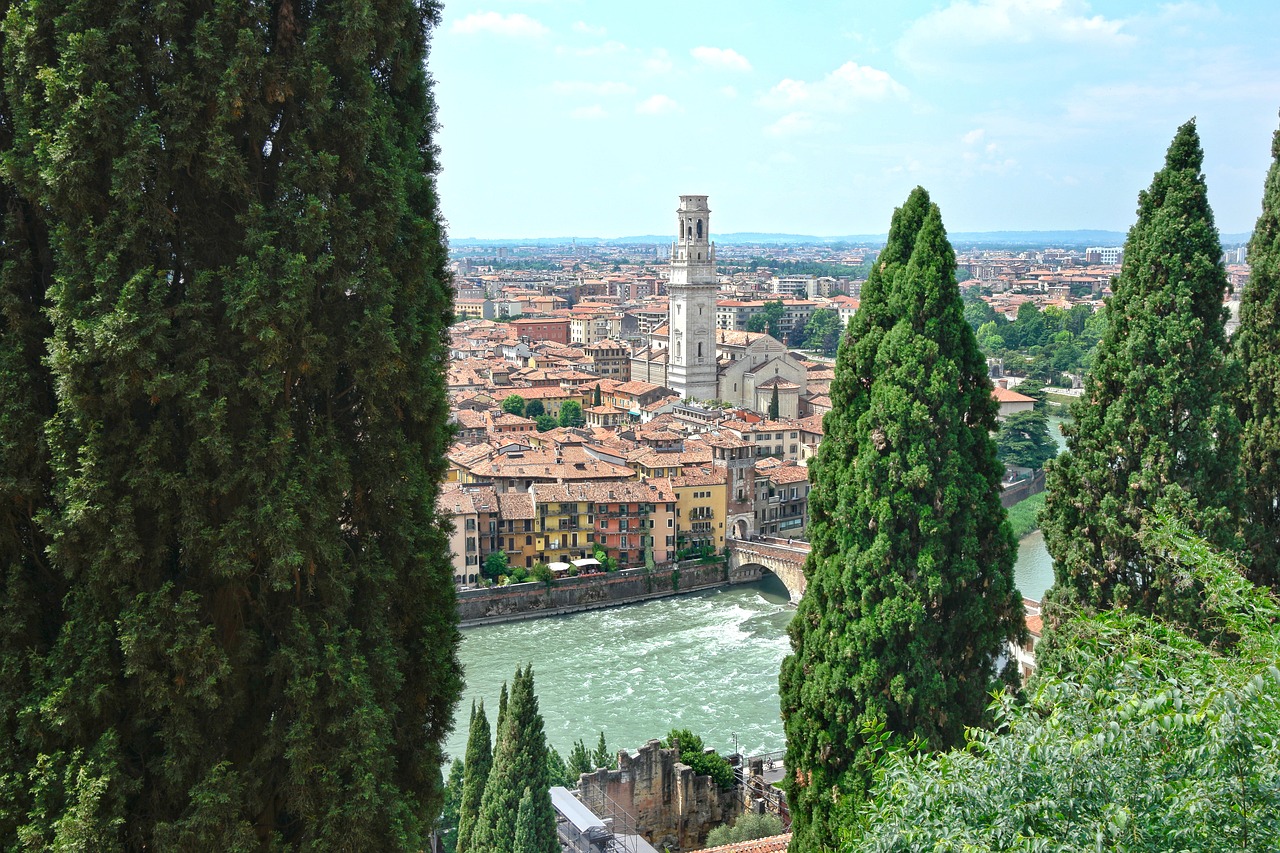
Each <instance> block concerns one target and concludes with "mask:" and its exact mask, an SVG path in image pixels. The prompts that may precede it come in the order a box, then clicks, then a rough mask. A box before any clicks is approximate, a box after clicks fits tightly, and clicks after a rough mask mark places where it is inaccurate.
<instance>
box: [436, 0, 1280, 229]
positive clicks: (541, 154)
mask: <svg viewBox="0 0 1280 853" xmlns="http://www.w3.org/2000/svg"><path fill="white" fill-rule="evenodd" d="M429 69H430V71H431V73H432V75H433V76H434V78H435V80H436V87H435V91H436V98H437V102H438V107H439V110H438V116H437V118H438V121H439V124H440V129H439V132H438V134H437V136H436V142H437V144H438V145H439V146H440V162H441V165H442V172H441V175H440V183H439V186H440V195H441V204H442V209H443V213H444V216H445V219H446V220H447V221H448V222H449V223H450V231H451V233H453V234H457V235H460V236H459V239H467V238H469V237H473V236H474V237H475V238H476V239H485V238H487V237H488V238H490V239H493V238H492V237H491V236H490V235H497V234H505V235H516V237H517V238H526V239H533V238H542V237H557V236H560V235H564V234H586V235H601V237H602V238H605V239H608V238H609V235H618V236H626V235H633V234H634V235H647V234H664V233H666V232H667V231H668V230H669V229H670V228H673V227H674V226H673V224H672V223H674V221H675V215H674V214H675V208H676V204H677V198H678V196H679V195H681V194H688V193H701V194H707V195H709V196H710V202H711V209H712V231H713V233H720V234H726V233H734V232H760V233H796V234H813V235H841V234H867V235H874V234H880V233H883V232H884V231H885V230H886V229H887V228H888V223H889V218H890V216H891V214H892V212H893V208H894V207H895V206H897V205H900V204H901V203H902V202H903V200H904V199H905V198H906V196H907V194H908V193H909V192H910V190H911V188H912V187H914V186H916V185H917V184H919V185H922V186H924V187H925V188H926V189H928V190H929V192H930V194H931V195H932V196H933V198H934V200H935V201H937V202H938V204H939V205H940V207H941V208H942V214H943V219H944V222H945V223H946V224H947V227H948V230H949V231H952V232H957V233H970V232H972V233H976V232H989V231H1001V230H1012V228H1011V225H1012V226H1013V227H1016V229H1018V230H1028V231H1061V230H1077V229H1079V223H1088V224H1089V226H1090V228H1092V229H1098V230H1109V231H1118V232H1124V231H1126V230H1127V229H1128V227H1129V226H1130V225H1131V224H1132V221H1133V217H1134V211H1135V209H1136V206H1137V194H1138V192H1139V191H1140V190H1142V189H1144V188H1145V187H1147V186H1148V185H1149V184H1150V182H1151V177H1152V175H1153V174H1154V173H1155V171H1156V170H1157V169H1159V168H1160V166H1161V165H1162V163H1163V159H1164V154H1165V151H1166V149H1167V147H1168V145H1169V142H1170V140H1171V139H1172V138H1173V134H1174V132H1175V130H1176V129H1177V127H1178V126H1179V125H1180V124H1182V123H1183V122H1185V121H1187V120H1188V119H1190V118H1192V117H1193V116H1195V117H1196V118H1197V127H1198V129H1199V132H1200V135H1201V138H1202V140H1203V143H1204V149H1205V167H1204V169H1205V175H1206V179H1207V182H1208V187H1209V199H1210V203H1211V204H1212V205H1213V208H1214V213H1215V217H1216V220H1217V224H1218V227H1219V228H1220V230H1221V231H1222V232H1224V233H1228V234H1234V233H1242V232H1248V231H1249V230H1251V229H1252V227H1253V223H1254V220H1255V219H1256V217H1257V215H1258V212H1259V210H1260V199H1261V195H1262V182H1263V177H1264V175H1265V173H1266V169H1267V166H1268V164H1269V162H1270V145H1271V137H1272V133H1273V132H1274V130H1275V129H1276V124H1277V108H1280V7H1277V6H1276V5H1275V4H1264V3H1262V2H1243V0H1228V2H1221V3H1217V4H1212V3H1197V2H1181V3H1172V4H1170V3H1162V2H1155V0H1138V1H1137V2H1120V0H1098V2H1084V0H951V1H950V2H948V0H943V2H940V3H931V4H928V5H923V4H855V3H850V2H838V0H815V2H813V3H806V4H800V5H794V4H793V5H790V6H785V7H784V6H780V5H777V4H771V3H763V2H760V0H741V2H735V3H727V2H716V0H712V2H707V3H701V4H689V3H672V2H665V0H656V2H653V3H648V4H643V5H639V6H637V5H635V4H585V3H582V2H580V0H452V2H449V3H446V4H445V6H444V10H443V22H442V25H441V26H440V28H439V29H438V30H437V31H436V33H435V34H434V36H433V44H432V54H431V57H430V61H429Z"/></svg>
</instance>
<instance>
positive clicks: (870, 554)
mask: <svg viewBox="0 0 1280 853" xmlns="http://www.w3.org/2000/svg"><path fill="white" fill-rule="evenodd" d="M867 285H869V287H864V289H863V302H862V308H861V310H860V311H859V312H858V314H856V315H854V320H853V321H852V322H851V323H850V327H849V334H848V336H847V337H846V339H845V341H844V342H843V344H842V345H841V351H840V358H839V359H838V365H837V369H836V377H835V380H834V381H833V383H832V403H833V409H832V412H831V413H830V414H829V415H827V417H826V420H825V423H826V424H830V425H831V428H828V429H827V433H828V434H827V436H826V438H825V439H824V441H823V444H822V446H821V448H820V449H819V453H818V457H817V458H816V459H815V460H814V464H812V465H811V474H810V476H811V478H812V479H813V481H814V484H815V492H817V493H818V494H819V498H818V500H817V501H816V502H814V503H813V504H812V506H813V522H812V523H811V526H810V533H811V538H812V542H813V550H812V552H811V554H810V557H809V561H808V562H807V564H806V566H805V573H806V576H807V578H808V586H807V589H806V592H805V596H804V598H803V599H802V600H801V602H800V605H799V608H798V610H797V612H796V615H795V617H794V618H793V619H792V622H791V628H790V633H791V642H792V648H793V654H792V655H791V656H790V657H788V658H787V659H786V660H785V661H784V663H783V667H782V675H781V679H780V686H781V698H782V713H783V720H784V723H785V727H786V733H787V756H786V765H787V770H788V773H787V777H786V779H785V782H784V784H785V786H786V789H787V796H788V799H789V801H790V803H791V811H792V816H793V820H794V823H793V832H794V833H795V834H794V837H793V841H792V849H793V850H798V851H817V850H825V849H831V848H833V847H834V844H835V841H836V839H837V838H838V837H839V818H838V817H837V815H838V814H840V813H841V810H842V805H841V801H842V799H845V798H848V797H853V798H860V797H862V796H863V795H864V794H865V791H866V789H867V786H868V784H869V782H870V763H871V761H872V759H873V757H874V750H875V747H876V744H877V740H876V739H875V737H874V736H873V735H872V732H873V731H874V730H875V728H876V727H877V726H883V728H884V730H885V731H886V732H887V733H888V735H889V736H890V737H892V738H894V739H897V740H899V741H905V740H909V739H912V738H918V739H919V740H920V742H921V743H923V744H924V746H925V747H926V748H930V749H943V748H947V747H950V746H954V745H955V744H957V743H959V742H960V741H961V738H962V734H963V731H964V728H965V727H966V726H969V725H974V724H976V723H978V722H979V721H980V720H981V717H982V713H983V710H984V708H985V706H986V704H987V701H988V695H987V691H988V690H989V689H990V688H991V686H992V685H993V684H994V683H995V681H996V677H997V676H998V675H999V673H997V672H996V671H995V663H996V660H997V657H998V656H999V655H1000V654H1001V653H1002V651H1003V650H1004V648H1005V643H1006V642H1007V641H1009V640H1020V639H1021V638H1022V637H1023V636H1024V634H1025V625H1024V620H1023V614H1022V602H1021V599H1020V596H1019V595H1018V592H1017V590H1016V589H1015V588H1014V585H1013V561H1014V556H1015V553H1016V548H1015V544H1014V541H1013V537H1012V534H1011V533H1010V530H1009V526H1008V523H1007V522H1006V520H1005V513H1004V509H1003V508H1002V507H1001V505H1000V480H1001V475H1002V471H1003V469H1002V466H1001V465H1000V463H999V461H998V460H997V458H996V454H995V446H994V443H993V441H992V439H991V434H990V433H991V431H992V430H993V429H994V428H995V425H996V421H995V416H996V405H995V402H994V400H993V399H992V396H991V392H992V387H991V382H990V380H989V379H988V378H987V371H986V362H985V360H984V358H983V356H982V353H981V351H980V350H979V349H978V344H977V341H976V339H975V337H974V333H973V329H972V328H971V327H970V326H969V324H968V323H967V322H966V321H965V319H964V307H963V304H962V303H961V301H960V294H959V289H958V288H957V287H956V283H955V256H954V254H953V252H952V250H951V247H950V245H949V244H948V242H947V239H946V233H945V231H944V230H943V227H942V220H941V216H940V214H939V212H938V209H937V207H936V206H935V205H932V204H931V203H930V202H929V199H928V195H927V194H926V193H925V192H924V190H922V189H916V190H915V191H914V192H913V193H912V194H911V196H910V198H908V200H907V204H906V205H905V206H904V207H903V208H902V209H900V210H898V211H896V212H895V213H894V218H893V224H892V226H891V228H890V240H889V244H888V245H887V246H886V247H885V250H884V252H883V253H882V254H881V256H880V259H879V261H878V262H877V264H876V267H875V269H874V270H873V273H872V276H871V277H870V279H869V280H868V282H867ZM864 312H865V316H864Z"/></svg>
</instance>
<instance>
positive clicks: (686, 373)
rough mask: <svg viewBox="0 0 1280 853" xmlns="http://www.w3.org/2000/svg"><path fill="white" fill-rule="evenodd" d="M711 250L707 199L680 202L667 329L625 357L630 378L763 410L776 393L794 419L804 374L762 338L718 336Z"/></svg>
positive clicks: (753, 334) (731, 334) (697, 397)
mask: <svg viewBox="0 0 1280 853" xmlns="http://www.w3.org/2000/svg"><path fill="white" fill-rule="evenodd" d="M715 253H716V247H715V243H713V242H711V209H710V208H709V207H708V206H707V196H705V195H682V196H680V206H679V207H678V208H677V209H676V240H675V242H674V243H673V244H672V247H671V272H670V278H669V280H668V282H667V302H668V308H667V323H666V325H664V326H661V327H659V328H657V329H654V330H653V331H652V332H650V333H649V334H647V335H646V336H645V337H647V339H648V343H647V345H645V346H641V347H639V348H637V349H636V350H635V352H633V353H632V355H631V378H632V379H641V380H643V381H645V382H651V383H653V384H655V385H663V386H666V387H667V388H670V389H671V390H672V391H674V392H675V393H677V394H679V395H680V397H681V398H682V399H694V400H721V401H723V402H725V403H728V404H730V405H732V406H740V407H743V408H748V409H754V410H757V411H764V409H762V408H761V400H764V401H765V403H764V405H765V406H766V407H767V406H768V403H769V401H770V400H771V399H772V396H773V394H774V389H775V387H776V389H777V392H778V394H779V403H780V410H781V412H785V413H787V414H788V415H790V416H792V417H794V416H795V415H794V414H792V413H795V412H796V411H797V408H798V401H799V397H800V396H802V395H803V394H804V393H805V390H806V382H807V377H808V371H807V370H806V369H805V366H804V364H802V363H801V362H800V360H799V359H797V358H796V357H794V356H792V355H791V354H790V353H789V352H788V351H787V348H786V347H785V346H784V345H783V344H782V343H781V342H780V341H778V340H776V339H774V338H772V337H770V336H769V335H766V334H760V333H756V332H741V331H730V330H724V329H721V330H717V328H716V294H717V290H718V280H717V278H716V263H715V260H716V255H715Z"/></svg>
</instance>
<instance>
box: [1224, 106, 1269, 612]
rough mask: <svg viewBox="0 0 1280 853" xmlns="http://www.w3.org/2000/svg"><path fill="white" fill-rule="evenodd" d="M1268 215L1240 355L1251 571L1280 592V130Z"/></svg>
mask: <svg viewBox="0 0 1280 853" xmlns="http://www.w3.org/2000/svg"><path fill="white" fill-rule="evenodd" d="M1271 158H1272V161H1271V169H1270V171H1269V172H1267V182H1266V186H1265V188H1264V190H1263V193H1262V215H1261V216H1259V217H1258V222H1257V224H1256V225H1254V227H1253V239H1252V240H1250V241H1249V285H1248V287H1247V288H1245V291H1244V295H1243V296H1242V297H1241V298H1240V328H1239V330H1238V331H1237V332H1236V334H1235V346H1236V352H1237V354H1238V356H1239V359H1240V362H1241V366H1242V368H1243V371H1244V382H1243V385H1242V386H1241V389H1242V393H1241V394H1240V395H1239V403H1240V405H1239V407H1238V410H1239V412H1240V418H1241V420H1242V421H1243V429H1242V439H1241V443H1240V444H1241V446H1240V480H1241V483H1242V484H1243V487H1244V506H1243V512H1242V513H1241V516H1242V521H1243V529H1244V539H1245V544H1246V545H1247V546H1248V549H1249V553H1250V565H1249V573H1250V577H1252V579H1253V581H1254V583H1257V584H1261V585H1264V586H1269V587H1271V588H1272V589H1274V590H1276V591H1278V592H1280V131H1276V134H1275V136H1274V137H1273V138H1272V141H1271Z"/></svg>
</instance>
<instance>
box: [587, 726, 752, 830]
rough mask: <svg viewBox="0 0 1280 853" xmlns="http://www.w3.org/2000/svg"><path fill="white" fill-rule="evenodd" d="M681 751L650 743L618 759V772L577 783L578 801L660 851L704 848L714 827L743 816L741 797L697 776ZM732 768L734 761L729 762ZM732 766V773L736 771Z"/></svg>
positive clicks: (591, 776)
mask: <svg viewBox="0 0 1280 853" xmlns="http://www.w3.org/2000/svg"><path fill="white" fill-rule="evenodd" d="M679 755H680V751H679V750H678V749H674V748H667V747H664V746H663V745H662V741H658V740H651V741H649V742H648V743H646V744H645V745H644V746H642V747H640V749H639V750H638V751H637V752H636V754H635V755H631V754H630V753H628V752H626V751H621V752H619V753H618V769H616V770H607V769H604V768H601V769H599V770H597V771H595V772H594V773H584V774H582V776H581V777H579V779H578V798H579V799H580V800H581V801H582V802H583V804H584V805H586V806H587V808H589V809H591V810H592V811H594V812H595V813H596V814H597V815H600V816H601V817H611V818H613V820H614V823H615V827H616V826H617V825H618V822H619V821H620V820H621V821H623V822H625V823H627V824H629V826H630V827H632V828H633V829H634V832H635V833H636V834H637V835H640V836H642V837H644V839H645V840H647V841H648V842H649V843H650V844H652V845H653V846H654V847H657V848H658V849H659V850H661V849H663V848H664V847H669V848H671V849H673V850H690V849H695V848H698V847H701V846H702V843H703V841H704V840H705V839H706V837H707V833H708V832H710V831H711V829H712V828H713V827H716V826H719V825H720V824H722V823H725V822H727V821H730V820H733V819H735V818H736V817H737V816H738V815H740V814H741V813H742V810H743V803H742V793H741V792H740V791H739V790H737V788H736V787H735V788H731V789H729V790H727V791H726V790H722V789H721V788H720V786H719V785H717V784H716V783H715V782H714V781H713V780H712V779H711V777H710V776H696V775H694V772H693V768H691V767H689V766H688V765H686V764H682V763H681V762H680V760H679ZM727 760H728V761H729V763H730V765H731V766H733V765H736V763H737V756H729V757H728V759H727ZM736 769H737V768H736V766H735V771H736Z"/></svg>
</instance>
